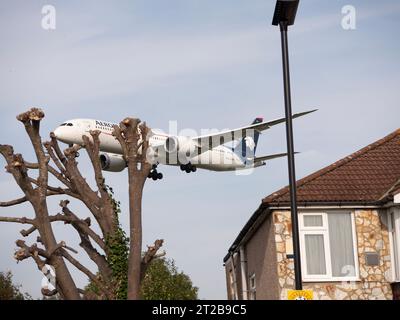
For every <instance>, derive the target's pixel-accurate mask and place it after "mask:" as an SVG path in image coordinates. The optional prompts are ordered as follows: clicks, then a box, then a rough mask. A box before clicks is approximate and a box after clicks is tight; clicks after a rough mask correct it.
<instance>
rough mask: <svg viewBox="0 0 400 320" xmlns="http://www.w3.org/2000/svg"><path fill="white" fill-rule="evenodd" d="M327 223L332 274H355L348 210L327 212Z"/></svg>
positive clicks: (337, 275) (335, 275) (336, 275)
mask: <svg viewBox="0 0 400 320" xmlns="http://www.w3.org/2000/svg"><path fill="white" fill-rule="evenodd" d="M328 225H329V244H330V247H331V262H332V276H334V277H340V276H355V263H354V251H353V250H354V248H353V232H352V222H351V214H350V212H329V213H328Z"/></svg>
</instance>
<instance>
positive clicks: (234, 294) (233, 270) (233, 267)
mask: <svg viewBox="0 0 400 320" xmlns="http://www.w3.org/2000/svg"><path fill="white" fill-rule="evenodd" d="M235 256H236V253H234V254H233V253H231V258H230V260H231V264H232V273H233V284H234V286H233V299H234V300H239V298H238V289H237V282H236V270H235V261H234V257H235Z"/></svg>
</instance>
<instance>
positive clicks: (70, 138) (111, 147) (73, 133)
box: [54, 119, 246, 171]
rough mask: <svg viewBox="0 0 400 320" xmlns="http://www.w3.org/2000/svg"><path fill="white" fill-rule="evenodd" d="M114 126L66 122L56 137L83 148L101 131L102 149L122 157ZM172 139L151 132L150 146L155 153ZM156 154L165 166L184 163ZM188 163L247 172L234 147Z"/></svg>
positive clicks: (200, 156) (157, 159)
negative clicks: (85, 139)
mask: <svg viewBox="0 0 400 320" xmlns="http://www.w3.org/2000/svg"><path fill="white" fill-rule="evenodd" d="M114 125H116V124H114V123H111V122H106V121H99V120H92V119H75V120H70V121H66V122H65V123H63V124H62V125H60V126H59V127H58V128H57V129H56V130H55V131H54V134H55V136H56V138H57V139H58V140H59V141H61V142H64V143H67V144H78V145H82V144H83V140H82V136H83V135H86V136H90V133H89V131H90V130H99V131H100V132H101V134H100V150H101V151H102V152H104V153H110V154H116V155H122V148H121V145H120V144H119V142H118V140H116V138H115V137H114V136H113V135H112V132H113V130H114V129H113V127H114ZM169 137H170V135H167V134H161V133H157V132H154V131H152V134H151V136H150V138H149V147H150V148H151V149H153V150H158V149H159V148H160V147H162V146H164V144H165V142H166V140H167V139H168V138H169ZM155 153H156V155H155V159H156V163H161V164H165V165H180V164H184V163H182V161H179V157H176V158H175V159H174V161H171V159H170V157H171V155H169V156H167V157H166V156H165V153H158V152H155ZM167 158H168V159H167ZM189 161H190V163H191V164H192V165H195V166H196V167H198V168H203V169H207V170H212V171H232V170H237V169H244V168H245V167H246V164H245V161H243V159H242V158H241V157H240V156H239V155H237V154H236V153H235V152H233V150H232V149H231V148H229V147H226V146H223V145H220V146H217V147H214V148H212V149H210V150H208V151H205V152H203V153H201V154H199V155H194V156H193V157H191V158H190V159H189Z"/></svg>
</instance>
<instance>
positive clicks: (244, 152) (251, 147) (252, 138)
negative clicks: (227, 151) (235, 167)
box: [232, 117, 264, 158]
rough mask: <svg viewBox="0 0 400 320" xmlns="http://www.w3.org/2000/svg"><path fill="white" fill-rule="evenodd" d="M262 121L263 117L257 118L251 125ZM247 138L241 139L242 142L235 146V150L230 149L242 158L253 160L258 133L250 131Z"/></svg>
mask: <svg viewBox="0 0 400 320" xmlns="http://www.w3.org/2000/svg"><path fill="white" fill-rule="evenodd" d="M263 121H264V118H263V117H257V118H255V119H254V121H253V122H252V123H251V124H252V125H253V124H257V123H261V122H263ZM250 131H251V132H250V133H249V135H248V136H246V137H243V138H242V140H241V141H240V142H239V143H238V144H237V145H236V147H235V148H232V150H233V152H235V153H236V154H239V155H240V156H241V157H242V158H254V156H255V154H256V149H257V144H258V139H259V137H260V132H259V131H257V130H250Z"/></svg>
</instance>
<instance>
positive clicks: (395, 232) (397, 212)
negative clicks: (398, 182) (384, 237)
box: [387, 208, 400, 282]
mask: <svg viewBox="0 0 400 320" xmlns="http://www.w3.org/2000/svg"><path fill="white" fill-rule="evenodd" d="M392 215H393V221H392V217H391V216H392ZM387 220H388V227H389V231H390V232H389V245H390V260H391V271H392V281H393V282H397V281H400V270H396V265H398V266H399V268H398V269H400V209H398V208H390V209H389V210H388V219H387ZM393 222H394V225H393ZM395 242H396V243H395ZM395 250H397V251H398V252H395ZM396 259H397V260H396ZM397 271H399V272H398V273H399V274H397Z"/></svg>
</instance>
